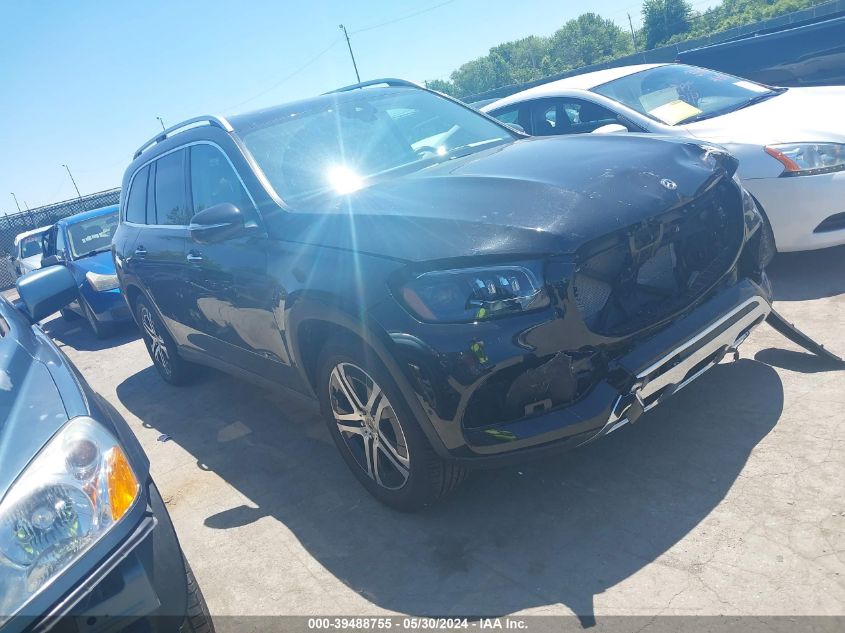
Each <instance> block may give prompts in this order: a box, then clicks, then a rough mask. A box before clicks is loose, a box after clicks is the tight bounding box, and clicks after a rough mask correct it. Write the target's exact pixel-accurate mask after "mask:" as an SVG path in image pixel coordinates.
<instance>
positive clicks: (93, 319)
mask: <svg viewBox="0 0 845 633" xmlns="http://www.w3.org/2000/svg"><path fill="white" fill-rule="evenodd" d="M79 303H80V304H81V305H82V311H83V312H84V313H85V320H86V321H88V325H90V326H91V331H92V332H94V336H96V337H97V338H98V339H104V338H108V337H109V336H111V335H112V334H114V328H113V326H112V324H110V323H108V324H107V323H100V322H99V321H98V320H97V315H95V314H94V311H93V310H92V309H91V307H90V306H89V305H88V304H87V303H85V302H84V301H83V300H82V299H80V300H79ZM62 316H64V315H62Z"/></svg>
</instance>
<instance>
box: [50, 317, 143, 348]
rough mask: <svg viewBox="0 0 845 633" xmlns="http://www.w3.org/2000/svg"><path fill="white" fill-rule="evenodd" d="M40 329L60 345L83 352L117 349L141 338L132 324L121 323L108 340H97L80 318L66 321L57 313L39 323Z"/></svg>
mask: <svg viewBox="0 0 845 633" xmlns="http://www.w3.org/2000/svg"><path fill="white" fill-rule="evenodd" d="M41 329H42V330H44V331H45V332H46V333H47V334H49V335H50V337H51V338H52V339H53V340H54V341H56V343H58V344H60V346H61V345H68V346H70V347H72V348H73V349H77V350H80V351H84V352H96V351H99V350H102V349H108V348H109V347H117V346H118V345H123V344H124V343H128V342H129V341H134V340H135V339H136V338H138V337H139V336H141V333H140V332H139V331H138V328H137V327H136V326H135V323H134V322H129V323H121V324H120V325H118V326H116V327H115V330H114V333H113V334H112V335H111V336H109V337H108V338H104V339H98V338H97V337H96V336H94V333H93V332H92V331H91V326H90V325H88V322H87V321H85V319H83V318H82V317H80V318H78V319H73V320H71V321H66V320H65V319H64V318H62V317H61V316H60V315H59V313H58V312H57V313H56V314H55V315H53V316H52V317H47V319H45V320H44V321H42V322H41Z"/></svg>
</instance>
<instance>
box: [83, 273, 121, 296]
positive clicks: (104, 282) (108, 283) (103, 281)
mask: <svg viewBox="0 0 845 633" xmlns="http://www.w3.org/2000/svg"><path fill="white" fill-rule="evenodd" d="M85 279H87V280H88V283H89V284H91V287H92V288H93V289H94V290H96V291H97V292H105V291H106V290H114V289H115V288H117V286H118V282H117V275H101V274H100V273H92V272H87V273H85Z"/></svg>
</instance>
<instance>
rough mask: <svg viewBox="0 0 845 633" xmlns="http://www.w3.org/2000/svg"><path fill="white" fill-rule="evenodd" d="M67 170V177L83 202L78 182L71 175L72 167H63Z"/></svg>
mask: <svg viewBox="0 0 845 633" xmlns="http://www.w3.org/2000/svg"><path fill="white" fill-rule="evenodd" d="M62 167H64V168H65V169H67V175H68V176H70V181H71V182H72V183H73V188H74V189H76V195H77V196H79V199H80V200H82V194H81V193H79V187H77V186H76V181H75V180H74V179H73V174H72V173H70V167H68V166H67V165H64V164H63V165H62Z"/></svg>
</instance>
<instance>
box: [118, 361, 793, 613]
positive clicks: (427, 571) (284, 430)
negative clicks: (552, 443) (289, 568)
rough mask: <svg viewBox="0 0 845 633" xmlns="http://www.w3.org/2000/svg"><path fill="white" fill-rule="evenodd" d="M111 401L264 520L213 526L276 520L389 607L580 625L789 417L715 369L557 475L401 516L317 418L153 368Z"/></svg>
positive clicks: (573, 456)
mask: <svg viewBox="0 0 845 633" xmlns="http://www.w3.org/2000/svg"><path fill="white" fill-rule="evenodd" d="M117 395H118V397H119V398H120V400H121V402H123V404H124V405H125V406H126V407H127V408H128V409H129V410H130V411H131V412H132V413H134V414H135V415H136V416H138V418H140V419H141V420H142V421H143V423H144V424H145V425H146V426H148V427H150V428H155V429H157V430H158V431H160V432H161V433H166V434H168V435H170V436H171V437H172V441H175V442H177V443H178V444H180V445H181V446H182V447H183V448H184V449H185V450H187V451H188V452H189V453H191V454H192V455H193V456H194V457H195V459H196V460H197V466H198V468H202V469H209V470H212V471H214V472H216V473H217V474H219V475H220V476H221V477H222V478H223V479H225V480H226V481H227V482H229V483H230V484H231V485H232V486H234V487H235V488H236V489H237V490H239V491H240V492H241V493H243V494H244V495H246V496H247V497H248V498H249V499H251V500H253V501H254V502H255V503H256V504H257V506H258V507H257V508H250V507H247V506H239V507H233V508H230V509H227V510H225V511H222V512H218V513H215V514H212V515H211V516H206V517H205V518H204V522H205V525H206V526H208V527H210V528H213V529H218V530H227V529H230V528H235V527H238V526H242V525H246V524H248V523H251V522H254V521H257V520H258V519H261V518H263V517H272V518H274V519H276V520H278V521H280V522H281V523H283V524H284V525H285V526H286V527H287V528H288V529H289V530H291V531H292V532H293V533H294V534H295V535H296V537H297V538H298V539H299V541H300V542H301V543H302V545H303V546H304V547H305V548H306V549H307V550H308V552H309V553H310V554H311V555H313V557H314V558H315V559H316V561H317V562H318V563H319V564H320V565H322V566H323V567H324V568H325V569H327V570H328V571H330V572H331V573H332V574H334V575H335V576H336V577H337V578H339V579H341V580H342V581H343V582H345V583H346V584H347V585H348V586H349V587H350V588H352V589H354V590H355V591H357V592H358V593H359V594H361V595H362V596H364V597H365V598H367V599H368V600H370V601H371V602H373V603H375V604H376V605H378V606H380V607H383V608H386V609H390V610H395V611H398V612H402V613H410V614H439V615H446V614H461V615H498V614H506V613H511V612H514V611H517V610H520V609H525V608H529V607H538V606H544V605H553V604H557V603H563V604H565V605H566V606H568V607H569V608H570V609H572V610H573V611H574V612H575V613H577V614H579V615H580V617H581V621H582V624H583V625H584V626H589V625H591V624H592V623H593V622H594V616H593V598H594V596H596V595H598V594H600V593H602V592H603V591H605V590H606V589H607V588H609V587H612V586H614V585H616V584H618V583H620V582H621V581H623V580H625V579H626V578H628V577H630V576H631V575H632V574H635V573H636V572H637V571H638V570H640V569H641V568H642V567H644V566H645V565H647V564H649V563H650V562H652V561H653V560H655V558H657V557H659V556H660V555H662V554H663V553H665V552H666V551H667V550H668V549H669V548H671V547H672V546H673V545H675V544H676V543H678V541H679V540H681V539H682V538H683V537H684V536H685V535H686V534H687V533H688V532H689V531H690V530H691V529H693V528H694V527H695V526H696V525H697V524H698V523H699V522H700V521H701V520H702V519H703V518H704V517H706V516H707V515H708V514H709V513H710V512H711V511H712V510H713V509H714V508H715V507H716V506H717V505H718V504H719V503H720V501H721V500H722V499H723V498H724V496H725V495H726V493H727V492H728V491H729V489H730V488H731V486H732V484H733V483H734V481H735V480H736V478H737V476H738V475H739V473H740V471H741V470H742V468H743V465H744V464H745V462H746V460H747V459H748V456H749V454H750V452H751V451H752V450H753V449H754V447H755V446H756V445H757V444H758V443H759V442H760V440H761V439H762V438H763V437H764V436H766V434H767V433H769V431H770V430H771V429H772V428H773V426H774V425H775V424H776V422H777V420H778V418H779V416H780V413H781V410H782V407H783V390H782V385H781V383H780V379H779V378H778V376H777V374H776V373H775V372H774V371H773V370H772V369H771V368H770V367H768V366H766V365H764V364H762V363H759V362H755V361H752V360H740V361H738V362H736V363H732V364H725V365H719V366H717V367H716V368H714V369H713V370H712V371H710V372H709V373H708V374H707V375H705V376H704V377H702V378H701V379H700V380H698V381H696V382H695V383H693V384H692V385H690V386H689V387H688V388H687V389H686V390H684V391H683V392H682V393H679V394H678V395H677V396H676V397H675V398H673V399H671V400H669V401H668V402H667V403H665V404H664V405H662V406H661V407H658V409H655V410H654V411H653V412H650V413H649V414H647V415H646V416H644V417H643V418H641V419H640V421H638V422H637V424H636V425H634V426H632V427H624V428H623V429H621V430H619V431H617V432H616V433H614V434H612V435H610V436H609V437H607V438H605V439H603V440H602V441H600V442H597V443H595V444H593V445H590V446H587V447H583V448H581V449H578V450H576V451H573V452H570V453H568V454H565V455H563V456H561V457H559V458H557V459H555V460H552V461H546V462H540V463H528V464H525V465H523V466H518V467H508V468H504V469H501V470H492V471H479V472H477V473H474V474H473V476H471V478H470V479H469V481H468V482H467V483H466V484H465V485H464V486H463V487H462V488H461V489H460V490H459V491H458V492H457V493H456V494H455V495H454V496H452V497H450V498H449V499H448V500H446V501H445V502H443V503H441V504H440V505H438V506H436V507H434V508H432V509H430V510H429V511H427V512H424V513H419V514H414V515H406V514H400V513H396V512H393V511H391V510H389V509H387V508H385V507H383V506H381V505H380V504H379V503H378V502H376V501H375V500H373V499H372V498H371V497H370V496H369V495H368V494H367V493H366V492H365V491H364V490H363V488H361V486H360V485H359V484H358V483H357V482H356V481H355V479H354V478H353V477H352V476H351V475H350V474H349V473H348V471H347V470H346V465H345V464H344V463H343V461H342V460H341V458H340V456H339V455H338V454H337V452H336V449H335V447H334V445H333V444H332V443H331V440H330V439H329V436H328V433H327V432H326V431H325V429H324V427H323V424H322V422H321V420H320V419H319V418H318V415H317V411H316V406H315V405H314V404H313V403H311V401H309V400H306V399H304V398H302V397H300V396H298V395H295V394H290V393H285V394H271V393H269V392H265V391H262V390H260V389H258V388H255V387H252V386H251V385H248V384H245V383H241V382H239V381H236V380H233V379H231V378H228V377H225V376H222V375H220V374H216V373H214V374H210V375H207V376H206V377H205V378H204V379H203V380H202V381H200V382H199V383H198V384H195V385H193V386H189V387H187V388H184V389H177V388H172V387H169V386H167V385H163V384H162V382H161V380H160V379H159V378H158V376H157V375H156V373H155V370H154V369H153V368H151V367H149V368H147V369H145V370H143V371H141V372H139V373H137V374H135V375H133V376H131V377H130V378H128V379H127V380H126V381H124V382H123V383H122V384H120V385H119V386H118V389H117ZM153 395H154V397H151V396H153ZM233 428H237V429H240V430H239V431H238V432H235V433H233V432H231V430H232V429H233ZM267 590H268V591H270V592H272V591H273V590H274V589H272V588H269V587H268V589H267Z"/></svg>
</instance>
